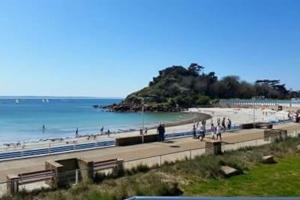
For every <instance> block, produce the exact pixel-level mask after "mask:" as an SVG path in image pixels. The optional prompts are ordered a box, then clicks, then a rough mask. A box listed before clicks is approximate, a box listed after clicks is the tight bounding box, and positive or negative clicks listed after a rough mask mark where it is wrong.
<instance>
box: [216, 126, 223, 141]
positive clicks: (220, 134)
mask: <svg viewBox="0 0 300 200" xmlns="http://www.w3.org/2000/svg"><path fill="white" fill-rule="evenodd" d="M216 133H217V140H218V139H220V140H222V127H221V126H220V125H217V128H216Z"/></svg>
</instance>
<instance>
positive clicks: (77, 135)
mask: <svg viewBox="0 0 300 200" xmlns="http://www.w3.org/2000/svg"><path fill="white" fill-rule="evenodd" d="M75 137H76V138H78V137H79V131H78V128H77V129H76V131H75Z"/></svg>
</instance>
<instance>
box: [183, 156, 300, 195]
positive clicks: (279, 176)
mask: <svg viewBox="0 0 300 200" xmlns="http://www.w3.org/2000/svg"><path fill="white" fill-rule="evenodd" d="M184 194H185V195H192V196H196V195H202V196H203V195H205V196H277V197H278V196H281V197H283V196H300V156H299V155H295V154H294V155H288V156H287V157H284V158H282V159H280V160H279V162H278V164H276V165H263V164H259V165H257V166H255V167H254V168H253V169H251V170H250V171H249V172H248V173H247V174H245V175H241V176H236V177H232V178H230V179H215V180H213V179H211V180H206V181H200V182H198V183H194V184H193V185H189V186H188V187H185V188H184Z"/></svg>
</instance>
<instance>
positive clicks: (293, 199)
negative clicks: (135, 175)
mask: <svg viewBox="0 0 300 200" xmlns="http://www.w3.org/2000/svg"><path fill="white" fill-rule="evenodd" d="M126 200H299V197H131V198H128V199H126Z"/></svg>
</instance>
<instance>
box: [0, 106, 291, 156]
mask: <svg viewBox="0 0 300 200" xmlns="http://www.w3.org/2000/svg"><path fill="white" fill-rule="evenodd" d="M266 112H267V116H265V114H264V113H266ZM185 113H190V114H191V115H193V116H192V117H191V118H190V119H186V120H183V121H179V122H172V123H165V125H166V131H167V132H166V135H167V134H172V133H178V132H185V131H191V130H192V128H193V124H194V123H195V122H197V121H201V120H203V119H205V120H212V121H214V122H216V120H217V119H218V118H223V117H225V118H226V119H227V118H230V119H231V120H232V126H238V125H240V124H242V123H249V122H253V109H249V108H248V109H247V108H191V109H189V110H188V111H185ZM255 113H256V120H257V122H258V121H261V122H269V121H276V120H277V121H278V120H284V119H286V117H287V114H286V111H274V110H270V109H262V108H257V109H256V112H255ZM209 124H210V123H207V128H208V129H209V128H210V126H209ZM147 128H148V133H147V134H155V133H156V126H152V127H151V128H150V127H147ZM136 135H140V132H139V129H137V130H129V131H122V132H115V133H111V134H110V135H109V136H108V135H107V134H103V135H101V134H99V132H98V133H93V134H86V135H82V136H81V137H78V138H76V137H65V138H49V139H44V140H42V139H40V140H35V141H29V142H25V143H23V144H19V145H14V146H13V145H11V146H10V147H5V146H4V145H0V151H3V152H5V151H6V152H9V151H16V150H30V149H36V148H49V147H59V146H63V145H66V144H85V143H91V142H95V141H97V142H98V141H108V140H110V141H111V140H114V139H116V138H120V137H130V136H136Z"/></svg>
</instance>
